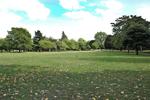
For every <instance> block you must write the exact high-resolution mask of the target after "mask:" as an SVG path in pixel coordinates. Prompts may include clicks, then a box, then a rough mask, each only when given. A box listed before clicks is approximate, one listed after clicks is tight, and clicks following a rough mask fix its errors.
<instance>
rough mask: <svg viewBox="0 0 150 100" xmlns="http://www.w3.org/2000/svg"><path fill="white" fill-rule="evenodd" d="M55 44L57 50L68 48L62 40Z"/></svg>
mask: <svg viewBox="0 0 150 100" xmlns="http://www.w3.org/2000/svg"><path fill="white" fill-rule="evenodd" d="M56 45H57V49H58V50H66V49H67V48H68V45H67V44H66V43H65V42H64V41H57V42H56Z"/></svg>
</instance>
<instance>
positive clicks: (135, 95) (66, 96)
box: [0, 51, 150, 100]
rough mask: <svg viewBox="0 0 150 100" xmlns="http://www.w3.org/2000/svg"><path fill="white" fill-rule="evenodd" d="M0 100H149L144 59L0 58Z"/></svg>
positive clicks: (109, 55) (77, 55)
mask: <svg viewBox="0 0 150 100" xmlns="http://www.w3.org/2000/svg"><path fill="white" fill-rule="evenodd" d="M0 100H150V56H148V55H146V54H141V55H139V56H136V55H134V54H132V53H131V54H127V53H125V52H100V51H96V52H95V51H94V52H51V53H49V52H47V53H0Z"/></svg>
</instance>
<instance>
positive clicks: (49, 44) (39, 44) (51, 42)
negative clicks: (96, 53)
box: [0, 27, 107, 52]
mask: <svg viewBox="0 0 150 100" xmlns="http://www.w3.org/2000/svg"><path fill="white" fill-rule="evenodd" d="M101 35H103V37H104V38H106V36H107V35H106V33H104V32H97V33H96V34H95V40H90V41H86V40H85V39H83V38H79V39H78V41H76V40H74V39H68V37H67V35H66V34H65V32H64V31H63V32H62V36H61V38H60V39H54V38H52V37H49V38H48V37H46V36H43V34H42V33H41V31H40V30H37V31H35V35H34V37H33V38H31V34H30V33H29V31H28V30H27V29H25V28H18V27H12V28H11V31H8V35H7V36H6V37H5V38H3V39H0V51H1V52H5V51H7V52H25V51H36V52H42V51H65V50H74V51H77V50H91V49H100V48H101V49H102V48H104V41H105V39H103V40H101V39H99V38H100V37H101Z"/></svg>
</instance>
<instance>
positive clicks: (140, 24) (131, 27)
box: [112, 15, 150, 55]
mask: <svg viewBox="0 0 150 100" xmlns="http://www.w3.org/2000/svg"><path fill="white" fill-rule="evenodd" d="M112 26H113V32H114V39H113V40H114V41H115V42H114V41H113V43H116V44H117V43H118V44H117V45H120V47H121V48H122V47H125V48H127V49H128V51H129V49H130V48H133V49H135V51H136V54H137V55H138V51H139V48H143V47H144V46H145V45H146V44H148V43H147V42H145V41H148V40H149V37H150V36H149V33H150V32H149V29H150V22H148V21H146V20H145V19H143V18H142V17H141V16H133V15H131V16H122V17H119V18H118V19H117V20H116V23H112ZM119 39H120V40H119Z"/></svg>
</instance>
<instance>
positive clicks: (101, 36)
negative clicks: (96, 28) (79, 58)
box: [95, 32, 107, 49]
mask: <svg viewBox="0 0 150 100" xmlns="http://www.w3.org/2000/svg"><path fill="white" fill-rule="evenodd" d="M106 37H107V34H106V33H105V32H97V33H96V34H95V41H96V42H97V43H98V45H99V48H101V49H103V48H105V47H104V42H105V39H106Z"/></svg>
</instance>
